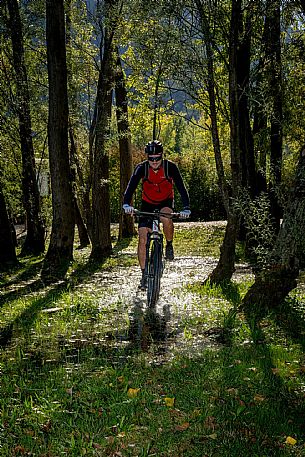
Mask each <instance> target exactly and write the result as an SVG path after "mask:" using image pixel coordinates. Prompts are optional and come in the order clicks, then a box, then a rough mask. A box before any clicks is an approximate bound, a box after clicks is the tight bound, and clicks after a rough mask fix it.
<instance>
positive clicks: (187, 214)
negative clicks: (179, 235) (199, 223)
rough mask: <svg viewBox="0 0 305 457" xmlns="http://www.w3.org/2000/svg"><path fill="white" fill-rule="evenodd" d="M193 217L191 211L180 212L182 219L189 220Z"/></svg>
mask: <svg viewBox="0 0 305 457" xmlns="http://www.w3.org/2000/svg"><path fill="white" fill-rule="evenodd" d="M190 215H191V211H190V210H189V209H184V210H183V211H180V217H181V218H182V219H187V218H189V217H190Z"/></svg>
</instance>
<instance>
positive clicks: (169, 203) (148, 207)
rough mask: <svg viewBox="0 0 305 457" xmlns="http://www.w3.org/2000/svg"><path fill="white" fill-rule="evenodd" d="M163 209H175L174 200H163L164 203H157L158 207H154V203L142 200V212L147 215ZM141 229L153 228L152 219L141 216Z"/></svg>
mask: <svg viewBox="0 0 305 457" xmlns="http://www.w3.org/2000/svg"><path fill="white" fill-rule="evenodd" d="M163 208H171V209H174V201H173V199H171V198H168V199H167V200H163V201H162V202H160V203H157V204H156V205H154V204H153V203H148V202H146V201H145V200H142V203H141V211H144V212H147V213H153V212H154V211H155V210H156V209H158V210H161V209H163ZM140 227H148V228H152V219H151V218H150V217H145V216H141V217H140V218H139V228H140Z"/></svg>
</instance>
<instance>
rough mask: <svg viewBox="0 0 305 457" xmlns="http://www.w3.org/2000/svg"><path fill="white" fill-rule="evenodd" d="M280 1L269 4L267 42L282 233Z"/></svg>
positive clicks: (273, 191)
mask: <svg viewBox="0 0 305 457" xmlns="http://www.w3.org/2000/svg"><path fill="white" fill-rule="evenodd" d="M280 16H281V12H280V0H269V1H268V2H267V13H266V22H267V31H268V33H267V40H266V56H268V62H269V64H268V67H267V74H268V79H269V88H270V95H271V102H272V110H271V127H270V188H269V191H270V197H271V202H272V215H273V218H274V220H275V221H276V229H277V230H278V229H279V226H280V218H281V212H282V211H281V208H280V204H279V202H278V198H277V191H278V188H279V185H280V183H281V178H282V142H283V134H282V120H283V107H282V104H283V102H282V64H281V24H280V19H281V18H280Z"/></svg>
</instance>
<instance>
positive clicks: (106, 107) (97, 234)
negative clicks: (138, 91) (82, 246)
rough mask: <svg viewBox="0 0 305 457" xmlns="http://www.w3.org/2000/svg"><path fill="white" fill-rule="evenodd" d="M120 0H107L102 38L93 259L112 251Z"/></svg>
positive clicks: (97, 109) (94, 195)
mask: <svg viewBox="0 0 305 457" xmlns="http://www.w3.org/2000/svg"><path fill="white" fill-rule="evenodd" d="M116 6H117V0H106V1H105V17H106V20H105V22H106V24H107V27H105V30H104V33H103V36H104V40H103V41H101V45H100V51H101V52H100V54H101V56H102V61H101V69H100V72H99V80H98V88H97V97H96V107H95V113H96V118H95V119H94V121H93V122H94V129H92V130H93V132H94V135H93V143H92V144H93V179H92V233H91V241H92V250H91V255H90V257H91V259H93V260H101V259H103V258H105V257H107V256H109V255H110V254H111V253H112V245H111V234H110V196H109V157H108V153H107V138H109V135H110V120H111V111H112V90H113V81H114V48H113V46H114V45H113V35H114V32H115V29H116V26H117V23H116V21H117V18H118V15H117V12H116Z"/></svg>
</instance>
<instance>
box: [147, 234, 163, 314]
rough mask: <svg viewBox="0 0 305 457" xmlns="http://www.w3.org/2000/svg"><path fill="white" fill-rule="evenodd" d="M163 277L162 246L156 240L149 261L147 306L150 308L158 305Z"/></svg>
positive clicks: (152, 245) (153, 242)
mask: <svg viewBox="0 0 305 457" xmlns="http://www.w3.org/2000/svg"><path fill="white" fill-rule="evenodd" d="M161 276H162V245H161V243H160V241H157V240H154V241H152V244H151V250H150V255H149V259H148V275H147V304H148V306H149V307H150V308H152V307H153V306H155V305H156V303H157V301H158V298H159V293H160V285H161Z"/></svg>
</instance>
